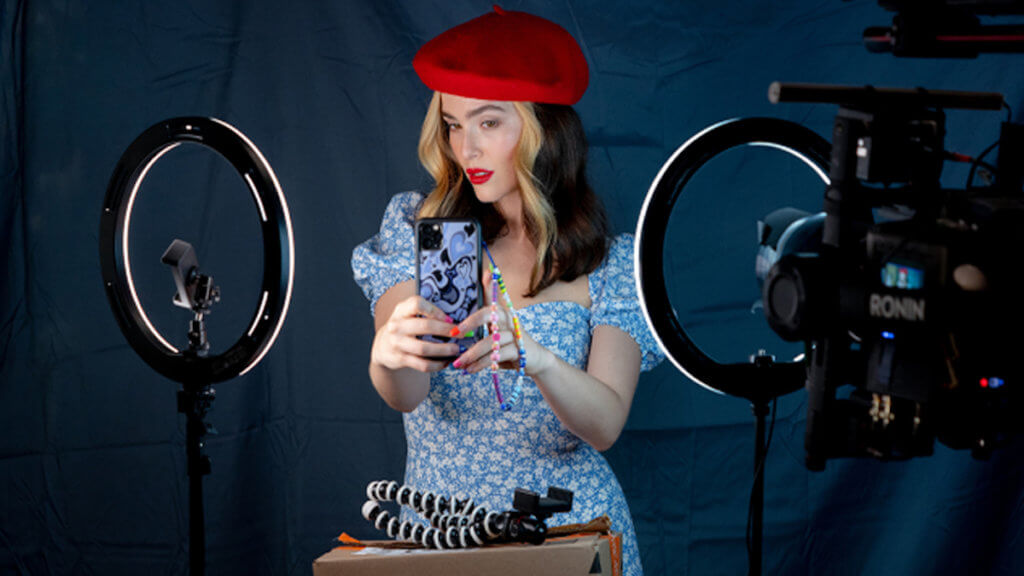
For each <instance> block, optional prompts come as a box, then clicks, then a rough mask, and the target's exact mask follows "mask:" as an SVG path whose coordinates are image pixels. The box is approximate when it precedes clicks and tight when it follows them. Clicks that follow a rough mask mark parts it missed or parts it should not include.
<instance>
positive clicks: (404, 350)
mask: <svg viewBox="0 0 1024 576" xmlns="http://www.w3.org/2000/svg"><path fill="white" fill-rule="evenodd" d="M451 322H452V320H451V318H449V317H448V316H447V315H445V313H444V312H442V311H441V309H440V308H438V307H437V306H434V305H433V304H431V303H429V302H427V301H426V300H425V299H423V297H422V296H419V295H415V296H410V297H408V298H405V299H404V300H402V301H400V302H399V303H398V304H397V305H396V306H395V309H394V311H393V312H392V313H391V316H390V317H388V320H387V322H385V323H384V325H382V326H380V327H379V328H378V329H377V335H376V336H375V337H374V339H373V349H372V350H371V352H370V363H371V365H372V364H377V365H379V366H383V367H385V368H388V369H390V370H400V369H402V368H411V369H413V370H417V371H419V372H437V371H438V370H441V369H442V368H444V367H445V366H447V365H448V360H447V358H451V357H453V356H455V355H457V354H458V353H459V345H458V344H455V343H438V342H427V341H424V340H421V339H419V338H417V336H422V335H427V334H430V335H434V336H451V335H452V330H453V327H452V324H451ZM446 357H447V358H446Z"/></svg>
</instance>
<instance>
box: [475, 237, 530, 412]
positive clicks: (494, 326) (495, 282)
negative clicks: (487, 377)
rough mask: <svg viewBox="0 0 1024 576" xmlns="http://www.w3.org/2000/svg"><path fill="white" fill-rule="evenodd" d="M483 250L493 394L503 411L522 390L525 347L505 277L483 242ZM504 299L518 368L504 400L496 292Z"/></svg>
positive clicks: (524, 373) (524, 375)
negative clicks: (486, 268) (488, 266)
mask: <svg viewBox="0 0 1024 576" xmlns="http://www.w3.org/2000/svg"><path fill="white" fill-rule="evenodd" d="M483 247H484V251H486V252H487V259H488V260H490V262H491V323H490V326H489V329H490V331H491V379H492V380H493V381H494V394H495V395H496V396H497V397H498V407H500V408H501V409H502V410H504V411H508V410H511V409H512V406H514V405H515V404H516V402H518V401H519V397H520V395H521V394H522V391H523V378H525V377H526V348H525V347H524V346H523V329H522V326H521V325H520V323H519V315H518V314H516V309H515V306H513V305H512V297H511V296H509V295H508V289H507V288H506V287H505V279H504V278H502V276H501V269H500V268H498V265H497V264H495V262H494V257H493V256H491V251H490V249H489V248H487V243H486V242H484V243H483ZM499 291H500V292H501V295H502V296H503V297H504V299H505V306H506V307H508V313H509V316H511V317H512V334H513V336H514V337H515V341H516V347H517V348H518V349H519V370H518V374H517V375H516V384H515V387H514V388H513V389H512V395H511V396H510V397H509V398H508V401H506V400H505V399H504V398H503V397H502V395H501V386H500V384H499V383H498V361H499V360H500V359H501V333H500V331H499V328H498V292H499Z"/></svg>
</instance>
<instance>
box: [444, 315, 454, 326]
mask: <svg viewBox="0 0 1024 576" xmlns="http://www.w3.org/2000/svg"><path fill="white" fill-rule="evenodd" d="M444 321H445V322H447V323H449V324H455V320H452V317H451V316H449V315H447V314H445V315H444Z"/></svg>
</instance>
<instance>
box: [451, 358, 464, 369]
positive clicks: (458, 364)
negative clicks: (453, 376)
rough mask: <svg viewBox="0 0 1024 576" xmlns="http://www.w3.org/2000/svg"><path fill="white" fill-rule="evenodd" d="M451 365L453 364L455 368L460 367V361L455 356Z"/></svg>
mask: <svg viewBox="0 0 1024 576" xmlns="http://www.w3.org/2000/svg"><path fill="white" fill-rule="evenodd" d="M452 366H455V367H456V368H462V361H461V360H459V359H458V358H456V359H455V362H452Z"/></svg>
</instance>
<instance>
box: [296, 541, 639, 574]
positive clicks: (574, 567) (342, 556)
mask: <svg viewBox="0 0 1024 576" xmlns="http://www.w3.org/2000/svg"><path fill="white" fill-rule="evenodd" d="M614 542H619V543H620V545H621V540H616V539H615V538H614V537H613V536H609V535H607V534H605V535H601V534H581V535H574V536H566V537H562V538H552V539H549V540H547V541H546V542H544V544H541V545H540V546H534V545H531V544H504V545H495V546H485V547H483V548H466V549H461V550H425V549H421V548H418V549H389V548H382V547H379V546H380V545H382V544H383V543H382V542H363V544H364V545H365V547H342V548H335V549H334V550H331V551H330V552H328V553H327V554H324V555H323V556H321V557H319V558H317V559H316V560H315V561H314V562H313V576H409V575H411V574H415V575H416V576H469V575H472V576H507V575H509V574H529V575H531V576H548V575H550V576H575V575H578V576H589V575H592V574H594V575H601V576H613V564H612V563H613V560H612V553H611V552H612V551H611V546H612V545H613V544H612V543H614ZM620 570H621V568H620Z"/></svg>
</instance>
